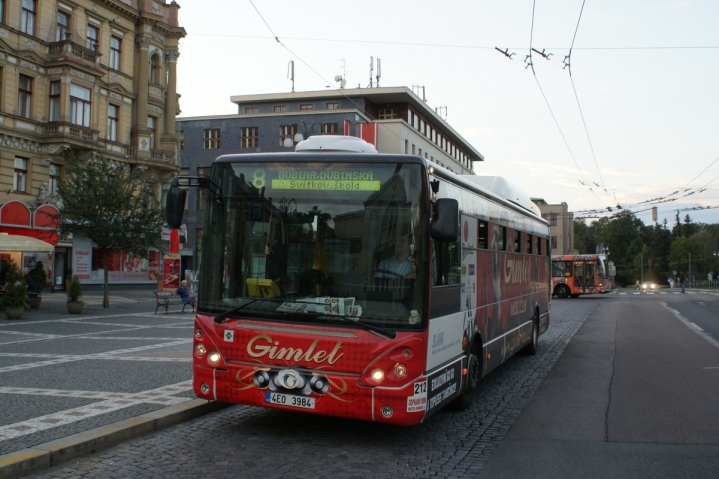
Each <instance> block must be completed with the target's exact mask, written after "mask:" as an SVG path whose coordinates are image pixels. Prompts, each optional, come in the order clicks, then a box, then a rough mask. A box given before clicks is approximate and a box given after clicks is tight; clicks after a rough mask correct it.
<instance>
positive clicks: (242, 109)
mask: <svg viewBox="0 0 719 479" xmlns="http://www.w3.org/2000/svg"><path fill="white" fill-rule="evenodd" d="M230 100H231V101H232V102H233V103H235V104H236V105H237V114H234V115H221V116H218V115H215V116H202V117H188V118H178V120H177V123H178V129H179V130H180V134H181V135H182V140H181V141H182V151H181V165H182V168H183V171H184V172H186V173H187V174H189V175H206V174H208V173H209V168H210V166H211V164H212V162H213V161H214V160H215V158H217V157H218V156H220V155H224V154H228V153H255V152H289V151H293V148H294V145H295V144H296V143H297V140H299V137H297V134H298V133H301V134H302V137H303V138H307V137H308V136H310V135H351V136H357V137H360V138H363V139H365V140H366V141H367V142H369V143H371V144H373V145H374V146H375V148H376V149H377V151H378V152H379V153H393V154H406V155H417V156H422V157H424V158H426V159H427V160H429V161H431V162H433V163H435V164H438V165H440V166H443V167H445V168H447V169H449V170H451V171H453V172H455V173H457V174H463V175H471V174H474V173H473V165H474V163H475V162H478V161H484V157H483V156H482V154H481V153H479V152H478V151H477V150H476V149H475V148H474V147H473V146H472V145H471V144H470V143H469V142H468V141H467V140H465V139H464V138H463V137H462V136H461V135H460V134H459V133H457V132H456V131H455V130H454V129H453V128H452V127H451V126H450V125H449V123H447V122H446V121H445V120H444V119H443V118H441V117H440V116H439V115H438V114H437V113H436V112H435V111H434V110H433V109H432V108H430V107H429V106H428V105H427V103H426V102H424V101H422V99H421V98H419V97H418V96H417V95H415V94H414V93H413V92H412V91H411V90H410V89H409V88H406V87H381V88H357V89H343V90H322V91H309V92H291V93H271V94H262V95H235V96H232V97H231V98H230ZM203 198H204V196H203V192H202V191H198V190H195V189H190V191H189V195H188V205H187V211H186V215H185V222H186V226H187V232H188V243H187V245H186V247H185V249H183V261H182V269H183V270H185V269H188V268H189V269H192V268H197V261H195V258H198V257H199V251H200V250H201V245H202V227H203V222H204V211H203V207H204V205H203V202H202V200H203Z"/></svg>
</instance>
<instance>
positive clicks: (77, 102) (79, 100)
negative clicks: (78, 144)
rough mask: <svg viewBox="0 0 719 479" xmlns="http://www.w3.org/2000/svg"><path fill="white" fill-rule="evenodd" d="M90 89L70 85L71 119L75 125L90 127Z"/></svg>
mask: <svg viewBox="0 0 719 479" xmlns="http://www.w3.org/2000/svg"><path fill="white" fill-rule="evenodd" d="M91 105H92V103H91V102H90V89H89V88H85V87H81V86H79V85H75V84H72V85H70V121H71V122H72V123H73V124H75V125H80V126H84V127H87V128H89V127H90V106H91Z"/></svg>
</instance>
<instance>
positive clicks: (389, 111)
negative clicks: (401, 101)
mask: <svg viewBox="0 0 719 479" xmlns="http://www.w3.org/2000/svg"><path fill="white" fill-rule="evenodd" d="M395 118H397V111H396V110H395V109H394V108H380V110H379V119H380V120H393V119H395Z"/></svg>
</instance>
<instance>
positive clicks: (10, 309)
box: [0, 260, 27, 319]
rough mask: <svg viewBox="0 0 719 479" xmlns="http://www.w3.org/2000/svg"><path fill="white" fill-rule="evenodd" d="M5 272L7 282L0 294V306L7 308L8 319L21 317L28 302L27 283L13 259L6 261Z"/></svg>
mask: <svg viewBox="0 0 719 479" xmlns="http://www.w3.org/2000/svg"><path fill="white" fill-rule="evenodd" d="M4 273H5V274H4V276H5V281H6V283H5V285H4V291H3V294H2V296H0V307H1V308H3V309H4V310H5V315H6V316H7V319H21V318H22V312H23V310H24V309H25V304H26V303H27V285H26V284H25V281H23V279H22V275H21V274H20V270H19V269H18V267H17V265H16V264H15V263H14V262H13V261H12V260H10V261H8V262H7V263H6V267H5V272H4Z"/></svg>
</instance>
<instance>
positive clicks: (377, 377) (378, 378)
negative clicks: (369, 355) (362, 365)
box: [370, 368, 384, 384]
mask: <svg viewBox="0 0 719 479" xmlns="http://www.w3.org/2000/svg"><path fill="white" fill-rule="evenodd" d="M370 377H371V378H372V381H374V382H376V383H377V384H379V383H381V382H382V381H384V371H382V370H381V369H379V368H377V369H373V370H372V374H371V376H370Z"/></svg>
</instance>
